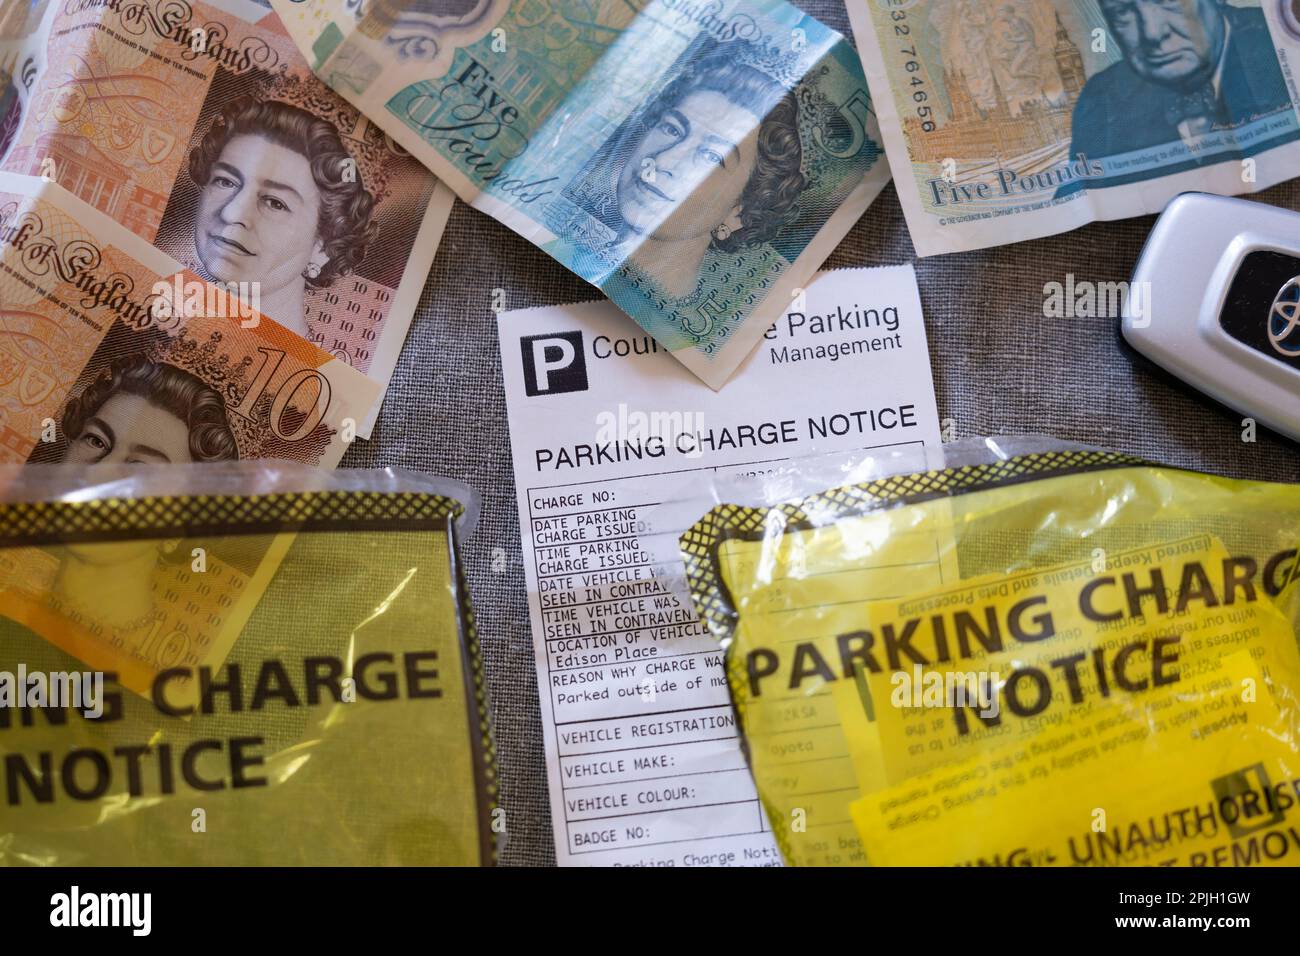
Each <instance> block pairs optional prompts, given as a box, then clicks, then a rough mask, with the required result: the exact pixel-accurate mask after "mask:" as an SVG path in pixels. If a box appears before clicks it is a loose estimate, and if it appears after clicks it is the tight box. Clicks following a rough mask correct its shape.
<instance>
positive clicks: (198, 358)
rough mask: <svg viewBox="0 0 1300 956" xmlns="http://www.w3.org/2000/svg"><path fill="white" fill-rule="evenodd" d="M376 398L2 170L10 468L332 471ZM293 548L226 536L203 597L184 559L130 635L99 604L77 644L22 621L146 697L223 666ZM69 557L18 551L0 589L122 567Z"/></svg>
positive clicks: (327, 360) (231, 302)
mask: <svg viewBox="0 0 1300 956" xmlns="http://www.w3.org/2000/svg"><path fill="white" fill-rule="evenodd" d="M378 393H379V386H378V385H377V384H376V383H375V382H373V381H372V380H370V379H369V378H367V377H366V376H364V375H362V374H361V373H360V372H358V371H357V370H356V369H354V368H352V367H350V366H349V365H348V364H347V363H346V362H344V361H342V360H341V359H339V358H337V357H334V356H331V355H329V354H328V353H326V352H323V351H321V350H320V349H318V348H316V346H314V345H312V344H311V343H310V342H307V341H305V340H304V339H302V338H301V337H300V336H298V335H295V334H294V333H293V332H291V331H289V330H288V329H286V328H284V327H283V326H281V325H278V324H276V323H275V322H273V321H271V320H270V319H268V318H266V317H264V316H261V315H259V314H258V313H256V312H254V311H252V310H251V309H249V308H248V307H247V304H246V303H244V302H242V301H240V300H238V299H236V298H234V297H233V296H230V295H228V294H226V293H225V291H224V290H222V289H219V288H218V287H216V286H214V285H212V284H210V283H207V282H204V281H203V280H202V279H200V278H199V277H198V276H196V275H194V274H193V273H192V272H189V271H187V270H182V268H181V265H180V264H179V263H178V262H176V261H175V260H173V259H170V258H169V257H168V256H167V255H165V254H164V253H162V252H160V251H159V250H157V249H155V248H154V247H152V246H150V245H149V244H148V243H147V242H145V241H144V240H142V239H140V238H139V237H138V236H135V235H133V234H131V233H130V232H128V231H127V230H125V229H123V228H121V227H120V226H118V225H117V224H116V223H114V222H113V221H112V220H111V219H109V218H108V217H107V216H105V215H103V214H102V213H100V212H98V211H97V210H95V209H92V208H90V207H89V206H87V205H85V204H84V203H82V202H81V201H80V200H78V199H77V198H76V197H74V196H71V195H70V194H68V193H67V192H65V191H64V190H63V189H62V188H61V187H59V186H56V185H54V184H52V183H49V182H46V181H44V180H42V179H39V178H35V177H28V176H16V175H13V174H12V173H2V172H0V465H3V464H5V463H13V464H22V463H43V462H77V463H83V464H95V463H103V464H106V465H114V464H117V465H124V464H169V463H190V462H205V463H220V462H227V461H233V460H236V459H239V460H247V459H259V458H274V459H286V460H290V461H298V462H304V463H306V464H311V465H323V466H327V467H333V466H334V465H335V464H337V463H338V460H339V458H340V457H341V456H342V454H343V452H344V451H345V450H346V449H347V447H348V440H349V437H350V435H351V434H352V433H353V432H355V428H356V423H357V422H358V421H360V419H361V417H362V416H364V415H365V413H366V412H367V410H368V409H369V408H370V407H371V405H372V404H373V403H374V401H375V400H376V398H377V397H378ZM288 542H289V536H288V535H282V536H280V537H279V538H277V539H275V540H274V541H272V542H270V545H269V549H268V548H267V547H263V546H261V545H256V544H254V545H249V544H243V545H241V544H240V538H239V535H237V534H234V535H231V536H230V537H229V538H224V537H223V538H221V539H220V543H219V546H217V547H216V548H215V549H214V550H213V551H212V554H211V555H210V556H209V559H207V567H206V570H205V573H204V574H203V575H201V576H199V579H200V583H199V584H197V585H196V584H195V582H194V577H193V576H190V575H189V572H190V571H192V570H193V569H192V566H191V563H190V555H189V552H188V551H186V552H185V553H183V554H180V555H178V556H177V558H176V560H174V561H168V562H164V565H165V567H162V568H161V569H160V570H159V576H155V577H154V578H152V579H150V580H152V582H153V586H154V592H155V594H156V596H157V597H158V603H159V607H160V608H161V609H160V610H159V611H158V613H156V614H153V615H147V616H145V617H142V618H141V619H140V620H139V621H137V622H134V623H132V622H131V621H126V620H120V621H115V620H113V619H112V615H111V613H110V612H109V610H108V609H107V606H106V605H105V604H104V603H103V602H101V603H100V605H99V606H97V607H84V608H81V609H80V610H79V611H78V612H77V613H78V615H80V616H79V617H77V620H78V621H80V622H81V623H80V624H78V625H77V626H76V627H74V628H72V629H71V630H69V629H68V628H66V627H64V626H63V625H61V624H57V623H52V621H53V620H54V619H53V618H50V617H49V615H50V614H54V615H55V616H56V617H59V620H63V619H64V617H66V616H67V614H68V613H71V612H70V611H69V609H68V608H66V607H61V606H60V607H55V606H40V607H37V606H33V607H32V609H31V613H30V615H29V616H27V617H25V618H24V619H23V623H26V624H27V625H28V626H30V627H32V628H33V629H34V630H36V631H38V632H39V633H42V634H43V635H45V636H46V637H47V638H48V639H49V640H51V641H52V642H53V643H55V644H57V645H58V646H59V647H62V648H63V649H64V650H66V651H68V652H69V653H71V654H74V655H75V656H77V657H78V658H80V659H81V660H83V661H85V662H86V663H88V664H91V665H92V666H93V667H95V668H96V669H100V670H110V671H113V672H114V673H116V674H118V675H119V676H120V677H121V680H122V683H123V685H124V686H126V687H129V688H131V689H132V690H138V691H143V690H145V689H147V688H148V687H149V686H150V683H151V680H152V677H153V675H154V674H155V673H156V672H157V671H158V670H159V669H161V668H163V667H167V666H170V665H172V664H176V663H178V662H181V661H184V662H186V663H193V664H199V663H204V664H210V665H211V666H213V667H215V666H218V665H219V664H220V662H221V660H222V659H223V658H224V657H225V654H226V652H227V651H228V650H229V648H230V646H231V644H232V643H233V641H234V639H235V637H236V636H237V635H238V633H239V629H240V627H241V626H242V624H243V622H244V620H245V619H246V618H247V616H248V614H249V613H250V611H251V609H252V607H253V606H254V605H255V604H256V602H257V600H258V598H259V597H260V596H261V593H262V590H263V589H264V588H265V587H266V584H267V582H268V581H269V580H270V577H271V575H272V573H273V572H274V570H275V568H276V567H277V566H278V563H279V560H280V558H281V557H282V555H283V552H284V549H285V548H286V547H287V546H288ZM159 548H164V549H166V548H167V544H166V542H159V541H152V542H151V541H148V540H143V541H141V540H132V541H124V542H122V543H121V544H120V546H118V547H117V549H116V551H115V552H112V554H113V560H114V561H120V562H123V564H122V565H121V566H120V567H118V571H120V572H121V573H122V574H124V575H126V576H128V577H129V572H130V568H132V567H137V566H138V564H139V562H144V563H145V565H146V566H149V562H151V561H153V560H155V559H157V557H158V554H159ZM170 548H171V549H174V548H175V543H174V542H173V543H172V544H171V545H170ZM110 551H111V549H110ZM108 553H110V552H109V551H105V552H104V554H108ZM101 556H102V555H101ZM64 557H66V558H67V559H68V561H66V562H64V563H62V564H60V563H59V561H57V560H55V558H54V556H53V555H52V553H47V552H45V551H44V550H41V549H15V550H13V551H11V552H9V553H7V554H5V555H4V557H3V560H0V591H3V590H4V589H5V588H8V587H19V588H21V587H24V586H27V587H29V588H30V589H32V590H34V591H35V592H42V591H43V590H45V585H44V584H43V583H42V582H45V583H48V582H49V580H50V576H51V575H64V576H65V577H66V575H67V574H71V573H73V570H75V569H76V568H80V572H79V573H84V574H85V575H87V576H89V579H91V580H93V579H95V576H96V575H103V574H107V573H110V571H111V569H110V568H109V567H108V566H106V565H99V564H97V563H96V561H89V562H88V563H87V562H81V563H80V564H79V563H78V558H77V549H76V548H75V547H73V548H71V550H70V551H69V552H68V554H66V555H64ZM68 562H71V563H70V564H69V563H68ZM69 569H73V570H69ZM182 585H185V586H182ZM52 593H53V592H52ZM127 617H130V615H127ZM69 619H70V618H69Z"/></svg>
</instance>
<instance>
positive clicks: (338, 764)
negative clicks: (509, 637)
mask: <svg viewBox="0 0 1300 956" xmlns="http://www.w3.org/2000/svg"><path fill="white" fill-rule="evenodd" d="M475 501H476V498H475V496H474V495H473V493H472V492H471V491H470V490H469V489H468V488H466V487H465V486H461V485H457V484H456V483H453V482H446V481H443V480H441V479H431V478H428V477H427V476H422V475H417V474H414V473H407V472H395V471H391V470H377V471H369V472H348V471H338V472H328V473H327V472H322V471H318V470H316V469H311V468H307V467H305V466H296V465H292V464H286V463H279V462H235V463H218V464H211V463H209V464H207V465H205V466H202V467H198V466H181V465H176V466H173V465H157V466H153V465H151V466H147V467H138V466H137V467H135V468H130V467H127V468H121V469H108V468H101V469H98V470H89V471H88V470H86V469H81V468H74V467H72V466H64V465H59V466H49V467H46V466H29V467H26V468H22V469H10V470H7V471H4V472H0V771H2V774H3V779H2V780H0V787H2V791H0V796H2V799H3V811H2V812H0V865H5V864H38V865H39V864H57V865H271V864H273V865H381V864H408V865H419V864H445V865H473V866H477V865H484V864H491V863H494V862H495V860H496V854H497V847H496V837H495V835H496V833H497V832H499V830H500V827H499V826H498V825H497V824H498V820H497V819H496V818H497V817H498V816H499V814H500V811H499V810H498V809H497V808H496V771H495V765H494V754H493V745H492V735H491V729H490V723H489V717H488V701H487V695H486V693H485V691H484V686H483V675H482V668H481V665H480V661H479V650H478V640H477V636H476V632H475V626H474V615H473V610H472V607H471V604H470V601H469V594H468V590H467V588H466V585H465V579H464V575H463V573H462V569H461V565H460V558H459V550H458V548H459V541H460V539H461V537H462V536H463V535H464V534H465V533H467V532H468V529H469V527H470V526H471V525H472V521H473V515H471V514H467V513H466V506H467V505H468V506H469V507H470V509H471V510H473V508H474V507H476V505H475Z"/></svg>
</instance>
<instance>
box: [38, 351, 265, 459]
mask: <svg viewBox="0 0 1300 956" xmlns="http://www.w3.org/2000/svg"><path fill="white" fill-rule="evenodd" d="M63 434H64V436H65V438H66V442H67V446H66V448H65V449H64V453H63V460H64V461H75V462H82V463H85V464H90V463H100V462H104V463H110V464H174V463H178V462H193V461H230V460H232V459H235V458H238V457H239V448H238V446H237V445H236V443H235V435H234V432H233V431H231V428H230V423H229V420H228V418H227V416H226V403H225V401H224V400H223V399H222V397H221V393H220V392H218V391H217V390H216V389H215V388H213V387H212V386H211V385H208V384H207V383H206V382H204V381H203V380H202V379H200V378H198V377H197V376H195V375H193V374H191V373H190V372H187V371H185V370H184V369H181V368H177V367H176V366H174V365H170V364H168V363H166V362H159V361H154V360H153V359H151V358H147V357H145V356H141V355H132V356H128V357H126V358H124V359H119V360H118V361H115V362H113V363H112V365H111V366H110V367H109V368H108V369H106V370H105V371H104V372H102V373H100V375H99V376H98V377H97V378H95V379H94V380H93V381H92V382H91V383H90V384H89V385H87V386H86V387H85V389H83V390H82V392H81V393H80V394H79V395H76V396H74V397H73V398H71V399H69V400H68V404H67V406H66V407H65V408H64V410H63Z"/></svg>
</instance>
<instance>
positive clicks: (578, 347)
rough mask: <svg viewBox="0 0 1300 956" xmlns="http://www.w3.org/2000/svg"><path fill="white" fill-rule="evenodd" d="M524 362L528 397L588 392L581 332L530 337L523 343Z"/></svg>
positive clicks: (585, 360)
mask: <svg viewBox="0 0 1300 956" xmlns="http://www.w3.org/2000/svg"><path fill="white" fill-rule="evenodd" d="M519 346H520V349H521V350H522V352H523V359H524V394H526V395H529V396H532V395H559V394H561V393H563V392H585V391H586V390H587V356H586V355H585V354H584V353H583V351H582V333H581V332H552V333H551V334H549V335H527V336H524V337H523V338H522V339H520V340H519Z"/></svg>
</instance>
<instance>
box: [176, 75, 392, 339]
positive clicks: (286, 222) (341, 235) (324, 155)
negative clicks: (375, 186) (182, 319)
mask: <svg viewBox="0 0 1300 956" xmlns="http://www.w3.org/2000/svg"><path fill="white" fill-rule="evenodd" d="M189 173H190V177H191V178H192V179H193V181H194V183H195V184H196V185H197V186H198V187H199V188H200V190H201V192H200V195H199V200H198V204H197V209H196V212H195V216H194V223H193V225H194V251H195V254H196V256H197V259H198V263H199V266H200V269H201V271H202V272H203V273H204V275H205V278H208V279H211V280H213V281H216V282H219V283H257V284H258V285H257V286H256V287H255V288H256V289H257V294H258V295H259V296H260V311H261V312H262V313H264V314H265V315H269V316H271V317H272V318H274V319H275V320H276V321H277V322H279V323H280V324H281V325H284V326H286V327H288V328H290V329H292V330H293V331H295V332H297V333H298V334H300V335H303V336H306V335H307V334H308V327H307V320H306V292H307V289H308V288H311V289H322V288H325V287H327V286H329V285H330V284H331V283H332V282H333V281H334V280H335V279H336V278H338V277H339V276H341V275H345V274H347V273H349V272H351V271H353V270H354V269H355V268H356V267H357V266H358V264H360V263H361V261H362V260H363V259H364V258H365V255H366V248H367V246H368V245H369V243H370V242H371V241H372V240H373V238H374V234H375V232H376V231H377V226H376V224H375V223H374V221H373V210H374V197H373V196H372V195H371V194H370V192H368V191H367V190H366V188H365V186H364V184H363V183H362V182H361V176H360V172H359V169H358V166H357V163H356V161H355V160H354V159H353V157H352V156H351V155H350V154H349V153H348V151H347V149H346V148H345V147H344V145H343V141H342V139H341V138H340V136H339V133H338V130H337V129H335V127H334V126H333V125H332V124H331V123H329V122H328V121H326V120H323V119H321V118H319V117H317V116H313V115H312V114H310V113H308V112H306V111H305V110H302V109H299V108H298V107H296V106H291V105H289V104H286V103H282V102H279V101H276V100H266V99H257V98H255V97H251V96H242V97H239V98H238V99H236V100H234V101H233V102H231V103H229V104H228V105H226V106H225V107H224V108H223V109H222V110H221V111H220V113H218V114H217V116H216V118H215V119H214V120H213V121H212V125H211V126H210V127H209V128H208V130H207V132H206V133H205V134H204V136H203V138H202V139H201V140H200V141H199V142H198V144H197V145H196V146H195V147H194V149H193V150H192V151H191V153H190V157H189Z"/></svg>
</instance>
